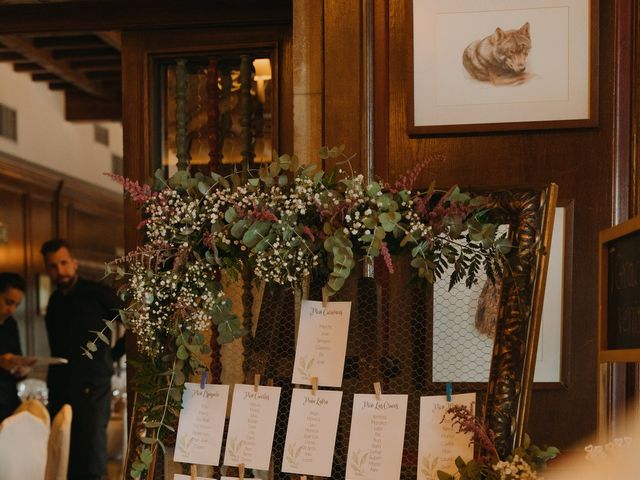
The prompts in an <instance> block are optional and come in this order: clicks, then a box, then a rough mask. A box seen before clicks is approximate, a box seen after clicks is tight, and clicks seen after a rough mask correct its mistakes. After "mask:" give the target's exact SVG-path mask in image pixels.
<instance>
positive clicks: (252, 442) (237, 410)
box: [223, 384, 281, 470]
mask: <svg viewBox="0 0 640 480" xmlns="http://www.w3.org/2000/svg"><path fill="white" fill-rule="evenodd" d="M257 390H258V391H257V392H256V388H255V386H254V385H240V384H236V385H235V387H234V389H233V403H232V405H231V417H230V419H229V431H228V432H227V444H226V447H225V451H224V462H223V463H224V464H225V465H230V466H233V467H236V466H238V465H239V464H244V466H245V468H255V469H257V470H269V462H270V460H271V446H272V444H273V434H274V432H275V429H276V417H277V415H278V404H279V402H280V390H281V389H280V387H266V386H262V385H260V386H259V387H258V388H257Z"/></svg>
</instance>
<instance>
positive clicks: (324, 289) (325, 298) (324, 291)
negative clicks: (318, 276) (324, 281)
mask: <svg viewBox="0 0 640 480" xmlns="http://www.w3.org/2000/svg"><path fill="white" fill-rule="evenodd" d="M327 303H329V291H328V290H327V287H322V306H323V307H324V308H327Z"/></svg>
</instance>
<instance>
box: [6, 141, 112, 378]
mask: <svg viewBox="0 0 640 480" xmlns="http://www.w3.org/2000/svg"><path fill="white" fill-rule="evenodd" d="M0 205H2V208H1V209H0V220H1V221H2V222H4V223H5V224H7V226H8V228H9V243H8V244H5V245H0V271H15V272H18V273H20V274H22V275H23V276H24V277H25V279H26V280H27V292H26V296H25V300H24V302H23V304H22V306H21V307H20V309H19V310H18V312H17V314H16V319H17V320H18V324H19V327H20V333H21V339H22V343H23V348H24V350H25V352H26V353H28V354H35V355H48V353H49V346H48V342H47V338H46V330H45V327H44V317H43V316H42V315H40V314H39V312H38V306H39V305H38V296H37V294H38V277H39V276H41V275H45V271H44V264H43V262H42V257H41V255H40V247H41V245H42V244H43V243H44V242H45V241H47V240H49V239H50V238H53V237H56V236H62V237H65V238H67V239H68V240H69V241H70V242H71V244H72V246H73V247H74V254H75V256H76V257H77V258H78V259H79V261H80V265H81V272H82V274H84V275H85V276H86V275H87V274H88V275H90V276H92V277H94V278H99V277H101V276H102V273H103V271H104V262H105V261H108V260H110V259H112V258H113V257H114V255H115V252H116V249H122V248H123V245H124V221H123V200H122V195H120V194H117V193H114V192H110V191H107V190H104V189H102V188H99V187H95V186H93V185H89V184H87V183H85V182H83V181H81V180H77V179H74V178H71V177H67V176H65V175H61V174H59V173H57V172H54V171H52V170H49V169H46V168H43V167H40V166H38V165H34V164H31V163H29V162H26V161H25V160H22V159H19V158H16V157H12V156H10V155H6V154H3V153H2V152H0ZM76 241H77V246H78V248H75V246H76V243H75V242H76ZM45 374H46V369H41V370H38V371H36V372H35V375H36V376H44V375H45Z"/></svg>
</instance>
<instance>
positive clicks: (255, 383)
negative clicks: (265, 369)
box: [253, 373, 260, 393]
mask: <svg viewBox="0 0 640 480" xmlns="http://www.w3.org/2000/svg"><path fill="white" fill-rule="evenodd" d="M259 386H260V374H259V373H256V374H254V375H253V391H254V392H256V393H258V387H259Z"/></svg>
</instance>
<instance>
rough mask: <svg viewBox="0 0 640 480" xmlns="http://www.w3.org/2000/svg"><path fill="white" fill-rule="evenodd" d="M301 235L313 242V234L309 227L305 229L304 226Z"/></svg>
mask: <svg viewBox="0 0 640 480" xmlns="http://www.w3.org/2000/svg"><path fill="white" fill-rule="evenodd" d="M302 233H304V234H305V235H306V236H307V237H309V238H310V239H311V241H312V242H314V241H315V239H316V237H315V235H314V234H313V232H312V231H311V229H310V228H309V227H307V226H306V225H305V226H304V228H303V229H302Z"/></svg>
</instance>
